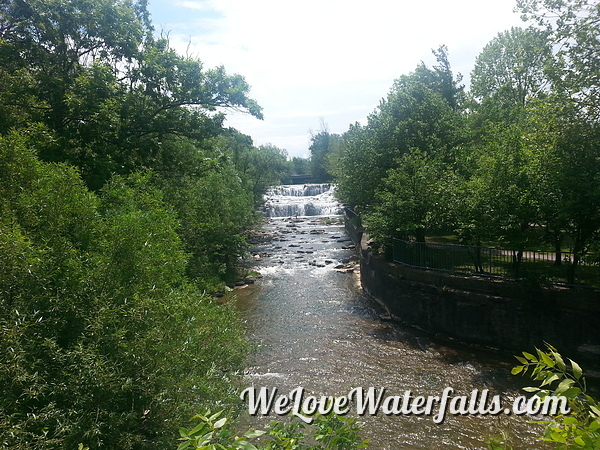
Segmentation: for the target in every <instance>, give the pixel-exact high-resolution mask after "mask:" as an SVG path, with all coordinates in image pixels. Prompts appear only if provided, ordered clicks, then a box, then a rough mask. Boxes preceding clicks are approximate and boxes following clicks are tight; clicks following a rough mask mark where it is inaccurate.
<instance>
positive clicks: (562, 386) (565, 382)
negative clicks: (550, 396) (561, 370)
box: [554, 379, 575, 395]
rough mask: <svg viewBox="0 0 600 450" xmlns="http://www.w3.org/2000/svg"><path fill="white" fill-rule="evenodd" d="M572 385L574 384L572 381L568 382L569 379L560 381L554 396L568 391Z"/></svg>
mask: <svg viewBox="0 0 600 450" xmlns="http://www.w3.org/2000/svg"><path fill="white" fill-rule="evenodd" d="M573 383H575V381H574V380H570V379H566V380H562V381H561V382H560V384H559V385H558V387H557V388H556V390H555V391H554V393H555V394H556V395H559V394H561V393H563V392H565V391H566V390H567V389H569V388H570V387H571V386H573Z"/></svg>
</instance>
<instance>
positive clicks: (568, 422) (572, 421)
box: [563, 416, 579, 425]
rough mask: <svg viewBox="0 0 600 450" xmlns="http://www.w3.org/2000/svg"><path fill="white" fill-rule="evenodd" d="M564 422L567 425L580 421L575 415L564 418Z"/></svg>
mask: <svg viewBox="0 0 600 450" xmlns="http://www.w3.org/2000/svg"><path fill="white" fill-rule="evenodd" d="M563 423H564V424H566V425H577V424H578V423H579V421H578V420H577V418H575V417H573V416H568V417H565V418H564V419H563Z"/></svg>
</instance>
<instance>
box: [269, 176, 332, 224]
mask: <svg viewBox="0 0 600 450" xmlns="http://www.w3.org/2000/svg"><path fill="white" fill-rule="evenodd" d="M334 194H335V185H333V184H294V185H288V186H276V187H272V188H271V189H269V190H268V191H267V193H266V195H265V200H266V201H265V206H264V207H263V214H264V215H265V216H267V217H295V216H327V215H336V214H341V212H342V206H341V205H340V204H339V203H338V202H337V201H336V200H335V196H334Z"/></svg>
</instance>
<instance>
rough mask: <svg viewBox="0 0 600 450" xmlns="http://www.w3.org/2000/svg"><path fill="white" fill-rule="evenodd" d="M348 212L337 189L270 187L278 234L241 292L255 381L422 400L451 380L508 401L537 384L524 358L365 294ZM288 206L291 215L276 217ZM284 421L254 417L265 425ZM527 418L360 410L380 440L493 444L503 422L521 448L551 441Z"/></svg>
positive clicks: (460, 390) (249, 373)
mask: <svg viewBox="0 0 600 450" xmlns="http://www.w3.org/2000/svg"><path fill="white" fill-rule="evenodd" d="M311 189H312V190H311ZM303 194H311V195H303ZM339 212H340V210H339V205H337V204H336V203H335V200H334V198H333V195H332V189H330V187H329V186H322V187H321V188H319V189H316V190H315V189H314V188H306V187H302V186H297V187H288V188H280V189H279V190H272V191H271V192H270V196H269V199H268V202H267V205H266V206H265V214H266V215H269V216H271V217H269V218H268V219H265V220H266V223H265V225H264V228H263V231H264V233H265V236H266V238H265V239H262V240H260V242H257V243H256V245H255V247H254V248H253V251H252V254H251V256H250V257H249V258H248V261H247V264H248V265H249V267H251V268H253V269H254V270H256V271H258V272H260V273H261V275H262V278H260V279H258V280H257V282H256V283H255V284H253V285H249V286H247V287H245V288H238V289H236V290H235V291H234V294H235V297H236V298H237V305H238V308H239V310H240V312H241V314H242V317H243V319H244V320H245V322H246V326H247V333H248V336H249V338H250V340H251V341H252V342H253V343H254V344H255V346H256V351H255V352H253V354H252V357H251V360H250V362H249V365H248V367H247V369H246V372H245V379H244V382H245V384H246V386H254V387H256V388H257V389H259V388H261V387H268V388H270V389H272V388H277V389H278V393H281V394H288V393H289V392H290V391H292V390H293V389H295V388H297V387H300V386H301V387H304V388H305V390H306V392H307V395H308V394H311V395H318V396H321V395H327V396H329V395H331V396H346V395H348V393H349V392H350V391H351V390H352V389H353V388H362V389H364V390H365V391H366V390H367V389H368V388H369V387H374V388H376V389H377V390H378V391H377V392H380V389H382V388H384V389H385V395H384V397H385V396H403V395H405V393H406V391H410V393H411V395H412V396H413V397H414V396H441V395H442V393H443V391H444V389H445V388H447V387H451V388H452V389H453V390H454V392H453V395H454V396H458V395H463V396H464V395H466V396H469V397H470V396H471V394H472V392H473V390H475V389H477V390H478V391H479V392H482V390H484V389H488V390H489V392H490V397H491V396H492V395H499V396H500V397H501V401H502V406H503V407H504V406H505V405H509V404H510V403H511V402H512V401H513V400H514V399H515V398H516V397H517V396H519V395H521V392H520V391H519V388H520V387H521V386H522V385H525V384H530V383H528V381H529V380H523V379H520V378H518V377H514V376H512V375H510V368H511V367H512V365H514V362H515V361H514V360H513V359H512V358H511V357H510V356H508V355H502V354H498V353H495V352H493V351H488V350H485V349H477V348H473V347H469V346H466V345H461V344H459V343H454V342H448V341H445V340H443V339H440V338H435V337H433V336H431V335H428V334H426V333H424V332H421V331H419V330H416V329H414V328H411V327H407V326H402V325H399V324H396V323H392V322H391V321H389V320H386V317H385V313H384V311H383V310H382V309H381V308H380V307H379V306H378V305H377V304H376V303H375V302H374V301H372V300H371V299H370V298H368V297H367V296H366V295H365V294H364V293H363V292H362V290H361V288H360V274H359V273H358V270H355V271H354V272H352V263H353V261H352V260H353V256H354V255H355V253H354V251H353V250H352V248H351V242H350V241H349V239H348V238H347V236H346V235H345V233H344V227H343V224H342V221H341V216H339V215H336V214H339ZM321 213H325V214H321ZM281 214H283V215H285V217H276V216H278V215H281ZM306 214H310V215H306ZM354 258H355V257H354ZM525 350H527V349H525ZM519 383H521V384H519ZM351 413H354V411H351ZM272 418H273V417H272V416H271V417H269V418H265V417H263V416H256V417H246V418H245V421H247V423H248V424H249V425H250V426H253V427H262V426H264V425H265V423H266V421H267V420H270V419H272ZM527 420H528V418H527V416H524V417H523V416H520V417H518V416H515V415H505V414H498V415H472V414H469V415H449V416H448V417H446V419H445V420H444V421H443V422H442V423H434V420H433V416H432V415H424V414H421V415H417V414H408V415H405V414H400V415H386V414H383V413H382V412H381V411H379V413H378V414H377V415H370V414H366V415H364V416H361V417H360V421H361V422H362V423H363V426H364V428H363V437H364V438H368V439H370V440H371V442H370V446H369V448H373V449H425V448H426V449H431V448H441V449H443V448H463V449H471V448H487V447H486V442H487V439H488V438H489V437H490V436H493V435H498V434H499V433H500V432H502V431H505V432H509V433H510V434H511V435H512V436H513V445H514V443H518V444H517V445H515V448H541V445H540V442H539V441H537V437H538V436H539V433H540V428H539V426H533V425H531V424H528V423H526V421H527ZM521 444H522V445H521Z"/></svg>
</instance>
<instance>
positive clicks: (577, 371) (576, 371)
mask: <svg viewBox="0 0 600 450" xmlns="http://www.w3.org/2000/svg"><path fill="white" fill-rule="evenodd" d="M569 362H570V363H571V368H572V369H573V375H575V378H577V379H578V380H579V379H580V378H581V375H583V370H581V367H580V366H579V364H577V363H576V362H575V361H573V360H572V359H569Z"/></svg>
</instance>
